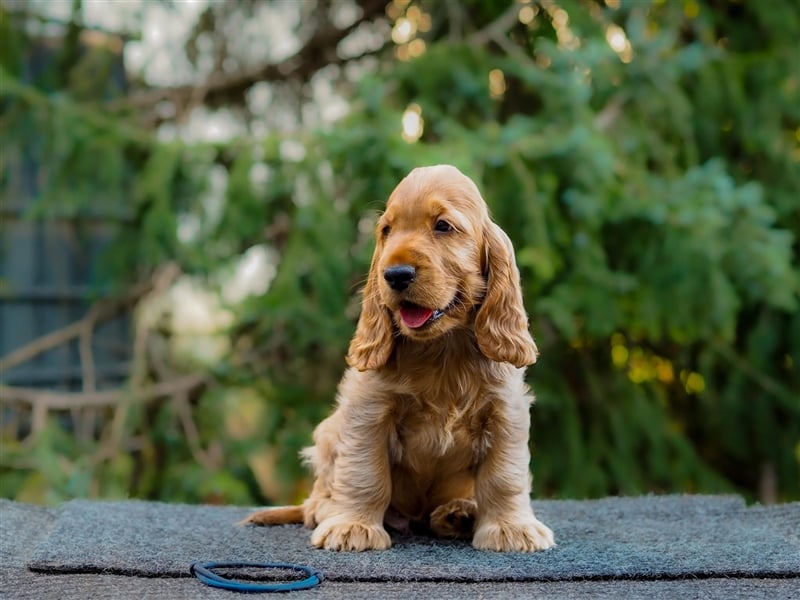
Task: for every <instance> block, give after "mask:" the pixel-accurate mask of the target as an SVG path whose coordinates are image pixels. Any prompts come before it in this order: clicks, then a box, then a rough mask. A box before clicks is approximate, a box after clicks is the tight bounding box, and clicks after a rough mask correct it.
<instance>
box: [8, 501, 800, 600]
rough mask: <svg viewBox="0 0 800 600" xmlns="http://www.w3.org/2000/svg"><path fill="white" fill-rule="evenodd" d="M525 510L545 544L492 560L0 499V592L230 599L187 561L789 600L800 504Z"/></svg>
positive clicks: (488, 587)
mask: <svg viewBox="0 0 800 600" xmlns="http://www.w3.org/2000/svg"><path fill="white" fill-rule="evenodd" d="M533 505H534V510H535V511H536V514H537V516H538V517H539V518H540V519H541V520H542V521H544V522H545V523H547V524H548V525H549V526H550V527H551V528H552V529H553V530H554V531H555V534H556V542H557V544H558V545H557V547H556V548H554V549H551V550H548V551H545V552H538V553H533V554H519V553H505V554H503V553H494V552H481V551H478V550H475V549H473V548H472V547H471V546H470V545H469V544H468V543H465V542H455V541H442V540H435V539H431V538H427V537H420V536H410V535H393V542H394V545H393V547H392V548H391V549H390V550H387V551H383V552H363V553H337V552H328V551H324V550H316V549H314V548H312V547H311V546H310V544H309V531H308V530H306V529H303V528H301V527H299V526H280V527H267V528H253V527H239V526H237V525H236V523H237V522H238V521H239V520H241V519H242V518H244V517H245V516H246V515H247V514H249V512H250V510H251V509H249V508H244V507H212V506H187V505H179V504H164V503H157V502H141V501H120V502H108V501H102V502H98V501H84V500H75V501H71V502H67V503H65V504H63V505H62V506H60V507H57V508H45V507H40V506H33V505H28V504H21V503H16V502H11V501H7V500H4V501H0V596H1V597H4V598H5V597H8V598H60V599H66V600H71V599H73V598H75V599H77V598H81V599H82V598H131V597H137V598H200V599H202V598H233V597H236V596H235V593H234V592H228V591H224V590H217V589H213V588H210V587H207V586H205V585H204V584H203V583H201V582H200V581H199V580H197V579H195V578H193V577H192V576H191V575H190V574H189V570H188V569H189V565H190V564H191V563H193V562H195V561H255V562H281V563H297V564H304V565H309V566H311V567H313V568H315V569H318V570H319V571H321V572H322V573H323V574H324V576H325V581H323V582H322V584H321V585H320V586H319V587H317V588H315V589H313V590H308V591H298V592H291V595H292V597H298V598H301V597H314V598H355V599H358V598H391V597H405V598H416V597H420V598H454V599H455V598H458V599H459V600H462V599H464V598H479V597H483V598H493V597H498V598H536V597H544V596H548V597H558V598H573V597H581V598H586V597H608V596H611V595H624V596H625V597H626V598H648V600H649V599H650V598H652V597H653V596H659V597H661V596H665V595H666V596H679V595H680V596H686V597H703V598H739V597H752V598H764V597H768V598H787V599H788V598H800V503H792V504H782V505H774V506H760V505H755V506H749V507H748V506H746V505H745V503H744V502H743V501H742V500H741V499H740V498H738V497H733V496H645V497H640V498H606V499H602V500H584V501H577V500H558V501H540V502H534V504H533ZM244 575H247V574H246V573H245V574H244ZM280 575H281V576H285V575H286V573H281V574H280Z"/></svg>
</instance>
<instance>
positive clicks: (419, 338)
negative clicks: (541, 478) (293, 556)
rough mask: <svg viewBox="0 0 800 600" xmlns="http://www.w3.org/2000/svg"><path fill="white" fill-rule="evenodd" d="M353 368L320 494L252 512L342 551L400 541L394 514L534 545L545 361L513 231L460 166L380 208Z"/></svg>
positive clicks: (490, 545)
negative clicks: (533, 476) (499, 221)
mask: <svg viewBox="0 0 800 600" xmlns="http://www.w3.org/2000/svg"><path fill="white" fill-rule="evenodd" d="M376 239H377V242H376V245H375V253H374V255H373V258H372V265H371V267H370V272H369V277H368V279H367V283H366V286H365V288H364V297H363V305H362V312H361V317H360V319H359V321H358V326H357V329H356V333H355V336H354V337H353V340H352V342H351V344H350V351H349V353H348V355H347V362H348V364H349V365H350V368H349V369H348V370H347V371H346V372H345V374H344V377H343V378H342V381H341V383H340V384H339V393H338V398H337V406H336V410H335V411H334V412H333V414H332V415H331V416H330V417H328V418H327V419H325V420H324V421H323V422H322V423H320V425H319V426H318V427H317V429H316V431H315V432H314V445H313V446H311V447H310V448H307V449H306V450H305V451H304V453H303V455H304V458H305V459H306V461H307V462H308V464H309V465H310V466H311V468H312V469H313V472H314V476H315V481H314V487H313V490H312V492H311V495H310V496H309V498H308V499H307V500H306V501H305V502H304V503H303V504H302V505H301V506H296V507H279V508H268V509H265V510H262V511H259V512H257V513H255V514H253V515H251V516H250V517H248V519H246V520H245V522H246V523H251V524H279V523H288V522H303V523H305V525H306V526H307V527H309V528H311V529H313V530H314V531H313V534H312V536H311V543H312V544H313V545H314V546H317V547H319V548H327V549H330V550H368V549H385V548H389V546H390V545H391V541H390V537H389V534H388V533H387V531H386V529H385V525H388V526H390V527H393V528H396V529H405V528H407V527H412V526H414V527H419V526H423V527H425V528H427V529H429V530H430V531H432V532H433V533H434V534H436V535H439V536H444V537H464V538H471V539H472V543H473V545H474V546H475V547H476V548H480V549H486V550H497V551H523V552H530V551H534V550H542V549H545V548H549V547H551V546H552V545H553V544H554V542H553V534H552V532H551V531H550V529H549V528H548V527H547V526H545V525H544V524H543V523H541V522H540V521H539V520H538V519H536V517H535V516H534V514H533V511H532V509H531V506H530V473H529V469H528V463H529V459H530V455H529V450H528V429H529V425H530V416H529V409H530V404H531V402H532V400H533V398H532V396H530V395H529V391H528V388H527V386H526V385H525V382H524V368H525V367H526V366H527V365H530V364H533V363H534V362H536V355H537V349H536V344H535V343H534V341H533V338H532V337H531V335H530V333H529V332H528V318H527V315H526V314H525V310H524V307H523V304H522V293H521V290H520V285H519V271H518V270H517V267H516V263H515V260H514V250H513V247H512V245H511V242H510V240H509V239H508V236H506V234H505V233H504V232H503V231H502V230H501V229H500V228H499V227H498V226H497V225H496V224H494V223H493V222H492V221H491V219H490V218H489V213H488V210H487V207H486V203H485V202H484V201H483V198H482V197H481V195H480V192H479V191H478V188H477V187H476V186H475V184H474V183H473V182H472V180H470V179H469V178H468V177H466V176H465V175H463V174H462V173H461V172H460V171H459V170H458V169H456V168H455V167H451V166H447V165H439V166H434V167H424V168H419V169H414V170H413V171H412V172H411V173H410V174H409V175H408V176H407V177H406V178H405V179H403V181H401V182H400V184H399V185H398V186H397V188H396V189H395V190H394V192H393V193H392V195H391V196H390V198H389V201H388V203H387V205H386V211H385V213H384V214H383V215H382V216H381V218H380V219H379V221H378V226H377V232H376Z"/></svg>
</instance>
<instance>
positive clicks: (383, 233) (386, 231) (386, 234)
mask: <svg viewBox="0 0 800 600" xmlns="http://www.w3.org/2000/svg"><path fill="white" fill-rule="evenodd" d="M391 230H392V228H391V227H389V226H388V225H384V226H383V229H381V236H383V237H385V238H387V237H389V232H390V231H391Z"/></svg>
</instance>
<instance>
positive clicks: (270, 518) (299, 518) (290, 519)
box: [239, 504, 305, 525]
mask: <svg viewBox="0 0 800 600" xmlns="http://www.w3.org/2000/svg"><path fill="white" fill-rule="evenodd" d="M304 517H305V512H304V511H303V505H302V504H299V505H297V506H275V507H273V508H265V509H263V510H259V511H258V512H254V513H253V514H252V515H250V516H249V517H247V518H246V519H244V520H242V521H240V522H239V525H287V524H289V523H302V522H303V519H304Z"/></svg>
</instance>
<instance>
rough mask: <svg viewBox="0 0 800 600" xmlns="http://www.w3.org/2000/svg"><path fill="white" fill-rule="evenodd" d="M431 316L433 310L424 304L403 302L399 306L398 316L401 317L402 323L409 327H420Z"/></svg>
mask: <svg viewBox="0 0 800 600" xmlns="http://www.w3.org/2000/svg"><path fill="white" fill-rule="evenodd" d="M431 316H433V311H432V310H431V309H430V308H425V307H424V306H417V305H416V304H405V305H403V306H401V307H400V318H401V319H403V323H405V324H406V326H407V327H410V328H411V329H416V328H417V327H422V326H423V325H425V323H427V322H428V319H430V318H431Z"/></svg>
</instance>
